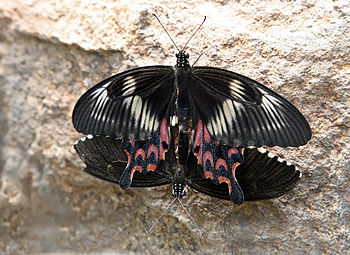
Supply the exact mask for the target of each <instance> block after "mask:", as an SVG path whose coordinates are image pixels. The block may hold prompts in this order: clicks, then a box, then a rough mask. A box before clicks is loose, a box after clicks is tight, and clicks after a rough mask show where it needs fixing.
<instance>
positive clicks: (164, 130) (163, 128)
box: [159, 118, 169, 160]
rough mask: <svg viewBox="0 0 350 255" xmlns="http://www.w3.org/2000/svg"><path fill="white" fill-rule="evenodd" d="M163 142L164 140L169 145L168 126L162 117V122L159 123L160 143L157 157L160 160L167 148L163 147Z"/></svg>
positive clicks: (162, 158)
mask: <svg viewBox="0 0 350 255" xmlns="http://www.w3.org/2000/svg"><path fill="white" fill-rule="evenodd" d="M163 142H165V143H166V144H167V145H168V146H169V134H168V126H167V124H166V119H165V118H163V120H162V123H161V125H160V145H159V154H160V155H159V158H160V159H161V160H164V159H165V152H167V151H168V149H166V148H164V147H163Z"/></svg>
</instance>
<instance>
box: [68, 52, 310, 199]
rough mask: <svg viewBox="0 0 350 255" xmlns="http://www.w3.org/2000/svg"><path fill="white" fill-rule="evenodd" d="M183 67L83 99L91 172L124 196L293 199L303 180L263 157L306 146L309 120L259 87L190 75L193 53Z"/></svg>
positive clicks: (81, 149) (76, 115)
mask: <svg viewBox="0 0 350 255" xmlns="http://www.w3.org/2000/svg"><path fill="white" fill-rule="evenodd" d="M176 58H177V63H176V65H175V66H174V67H172V66H161V65H160V66H147V67H141V68H136V69H132V70H129V71H126V72H123V73H120V74H117V75H114V76H111V77H109V78H107V79H106V80H104V81H102V82H100V83H98V84H97V85H95V86H94V87H92V88H91V89H89V90H88V91H87V92H86V93H85V94H84V95H83V96H82V97H81V98H80V99H79V101H78V102H77V104H76V106H75V108H74V111H73V124H74V127H75V129H76V130H77V131H79V132H81V133H84V134H89V135H88V136H86V137H84V138H82V139H80V140H79V141H78V142H77V143H76V144H75V146H74V147H75V149H76V151H77V153H78V154H79V156H80V158H81V159H82V160H83V161H84V162H85V164H86V168H85V169H84V171H85V172H87V173H89V174H91V175H93V176H96V177H98V178H100V179H103V180H106V181H110V182H112V183H116V184H119V185H120V186H121V187H122V188H123V189H128V188H129V187H152V186H158V185H164V184H170V183H171V184H172V186H173V191H172V194H173V196H175V197H177V198H180V197H182V196H184V195H185V191H184V188H185V186H186V185H188V186H190V187H191V188H193V189H195V190H197V191H200V192H202V193H205V194H207V195H210V196H213V197H217V198H222V199H227V200H232V201H233V202H234V203H235V204H241V203H243V202H244V201H252V200H260V199H268V198H275V197H278V196H281V195H283V194H285V193H286V192H288V191H290V190H291V189H292V188H293V187H294V186H295V185H296V183H297V182H298V180H299V179H300V172H299V171H298V170H296V169H295V167H294V166H293V165H290V164H288V163H286V162H285V161H283V160H281V159H279V158H278V157H277V156H275V155H273V154H272V153H269V152H268V151H266V150H265V149H263V148H259V147H261V146H263V145H266V146H281V147H287V146H300V145H304V144H306V143H307V141H308V140H309V139H310V137H311V130H310V127H309V125H308V123H307V121H306V120H305V118H304V117H303V116H302V114H301V113H300V112H299V111H298V110H297V109H296V108H295V107H294V106H293V105H292V104H291V103H290V102H288V101H287V100H286V99H284V98H282V97H281V96H279V95H278V94H276V93H275V92H273V91H271V90H270V89H268V88H267V87H265V86H264V85H262V84H260V83H258V82H257V81H254V80H252V79H249V78H247V77H245V76H243V75H240V74H237V73H234V72H231V71H227V70H223V69H220V68H213V67H193V66H190V64H189V62H188V58H189V55H188V54H187V53H186V52H185V50H184V49H183V50H179V52H178V53H177V54H176Z"/></svg>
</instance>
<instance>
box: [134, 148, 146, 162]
mask: <svg viewBox="0 0 350 255" xmlns="http://www.w3.org/2000/svg"><path fill="white" fill-rule="evenodd" d="M139 155H141V157H142V160H145V158H146V155H145V151H144V150H143V149H142V148H140V149H138V150H137V152H136V154H135V160H136V159H137V157H138V156H139Z"/></svg>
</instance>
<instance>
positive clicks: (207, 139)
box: [204, 126, 210, 143]
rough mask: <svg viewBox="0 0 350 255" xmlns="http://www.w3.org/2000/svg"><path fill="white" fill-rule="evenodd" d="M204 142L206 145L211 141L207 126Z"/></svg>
mask: <svg viewBox="0 0 350 255" xmlns="http://www.w3.org/2000/svg"><path fill="white" fill-rule="evenodd" d="M204 141H205V142H206V143H209V141H210V134H209V132H208V129H207V127H206V126H204Z"/></svg>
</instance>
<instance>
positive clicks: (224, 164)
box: [215, 158, 228, 171]
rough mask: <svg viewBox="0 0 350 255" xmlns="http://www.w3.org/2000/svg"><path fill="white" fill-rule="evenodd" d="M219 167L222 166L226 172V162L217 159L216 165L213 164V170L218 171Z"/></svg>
mask: <svg viewBox="0 0 350 255" xmlns="http://www.w3.org/2000/svg"><path fill="white" fill-rule="evenodd" d="M220 166H223V167H224V168H225V170H226V171H228V170H227V164H226V161H225V160H224V159H222V158H219V159H218V160H217V161H216V164H215V168H216V170H219V167H220Z"/></svg>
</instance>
